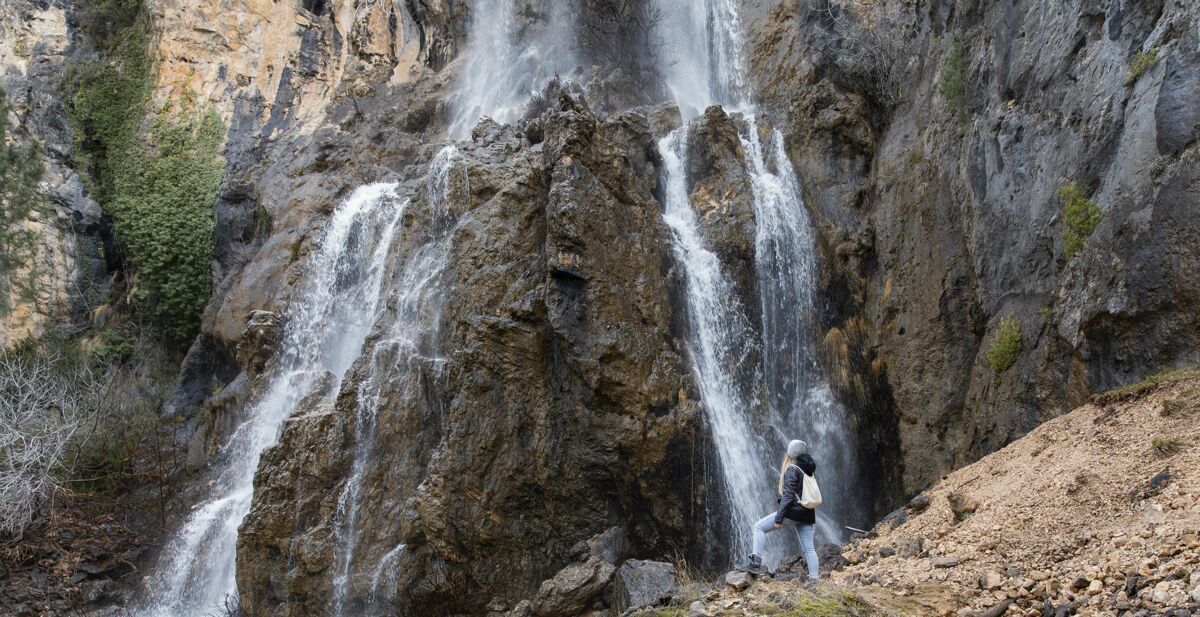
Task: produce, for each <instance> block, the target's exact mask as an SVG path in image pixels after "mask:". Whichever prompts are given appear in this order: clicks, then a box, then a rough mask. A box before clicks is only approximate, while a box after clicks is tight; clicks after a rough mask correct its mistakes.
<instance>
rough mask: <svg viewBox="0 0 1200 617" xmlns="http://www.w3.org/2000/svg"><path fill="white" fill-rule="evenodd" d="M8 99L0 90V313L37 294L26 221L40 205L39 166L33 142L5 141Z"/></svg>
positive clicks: (34, 248) (33, 251)
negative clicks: (24, 143)
mask: <svg viewBox="0 0 1200 617" xmlns="http://www.w3.org/2000/svg"><path fill="white" fill-rule="evenodd" d="M8 111H9V108H8V100H7V96H6V95H5V93H4V91H3V90H0V315H4V314H6V313H8V311H11V310H12V308H13V305H14V304H15V302H16V300H18V299H22V300H26V301H32V300H34V299H35V297H36V295H37V288H36V284H37V276H36V269H35V266H36V265H37V263H36V260H35V259H34V257H35V256H36V254H37V236H36V235H35V234H34V233H33V232H32V230H31V229H30V228H29V226H28V225H27V224H26V223H27V221H28V220H29V217H30V215H32V214H33V213H34V211H35V210H37V209H38V208H40V207H41V206H42V205H43V199H42V196H41V194H40V193H39V192H38V188H37V185H38V182H39V181H40V180H41V179H42V173H43V167H42V161H41V158H40V154H39V152H38V146H37V144H36V143H32V142H31V143H29V144H27V145H20V144H16V143H9V139H8Z"/></svg>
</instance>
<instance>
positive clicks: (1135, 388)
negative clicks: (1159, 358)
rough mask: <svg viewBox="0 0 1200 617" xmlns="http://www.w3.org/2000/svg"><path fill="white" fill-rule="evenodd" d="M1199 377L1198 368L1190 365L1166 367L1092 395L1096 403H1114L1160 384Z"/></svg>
mask: <svg viewBox="0 0 1200 617" xmlns="http://www.w3.org/2000/svg"><path fill="white" fill-rule="evenodd" d="M1192 378H1200V369H1198V368H1196V367H1192V366H1187V367H1180V368H1174V369H1168V370H1165V371H1161V372H1158V373H1155V374H1153V375H1151V376H1149V377H1147V378H1145V379H1143V380H1141V381H1139V382H1137V383H1133V384H1129V385H1127V386H1121V387H1120V388H1114V389H1112V390H1109V391H1107V392H1102V393H1100V394H1097V395H1096V396H1094V397H1093V402H1095V403H1096V404H1097V405H1104V404H1107V403H1116V402H1119V401H1125V400H1129V399H1131V398H1137V397H1140V396H1142V395H1144V394H1146V393H1148V392H1150V391H1151V390H1154V389H1155V388H1157V387H1158V386H1160V385H1162V384H1168V383H1174V382H1176V381H1180V380H1183V379H1192Z"/></svg>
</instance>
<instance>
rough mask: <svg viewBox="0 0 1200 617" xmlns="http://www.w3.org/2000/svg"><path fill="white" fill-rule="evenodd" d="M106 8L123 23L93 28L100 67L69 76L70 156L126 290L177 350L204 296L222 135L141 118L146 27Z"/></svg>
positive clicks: (146, 81)
mask: <svg viewBox="0 0 1200 617" xmlns="http://www.w3.org/2000/svg"><path fill="white" fill-rule="evenodd" d="M108 4H113V5H114V6H116V7H117V8H116V9H114V10H117V9H119V10H118V11H117V12H116V13H115V15H116V17H117V18H119V19H126V20H128V23H126V24H123V25H119V26H114V25H113V24H112V23H111V20H107V21H106V20H101V21H100V22H99V24H97V25H95V26H94V27H95V29H96V30H97V31H98V32H99V33H101V36H100V39H99V41H98V45H101V46H107V47H102V49H101V51H102V58H101V59H100V60H98V61H95V62H92V63H89V64H86V65H84V66H80V67H77V68H76V71H75V76H74V80H73V83H72V85H71V89H72V92H71V93H72V95H73V96H72V97H71V98H70V101H69V106H68V114H69V117H70V121H71V126H72V129H73V130H74V132H75V137H76V141H77V148H78V149H77V153H76V156H77V159H78V162H79V166H80V168H81V169H82V170H83V171H84V173H85V174H86V177H87V179H88V184H89V188H90V189H91V191H92V194H93V196H94V197H95V198H96V199H97V200H98V201H99V202H100V203H101V205H102V206H103V207H104V209H105V212H106V213H108V214H109V215H110V216H111V217H112V221H113V227H114V231H115V232H116V235H117V238H118V240H119V241H120V243H121V247H122V250H123V251H124V256H125V258H126V260H127V262H128V265H129V266H131V267H132V270H133V274H134V277H133V278H132V279H131V287H132V289H133V290H134V291H136V294H137V297H138V298H139V299H141V300H144V301H147V302H148V303H149V305H150V306H152V307H153V311H154V314H155V316H156V317H157V319H158V322H159V324H160V325H161V327H162V330H163V332H164V333H165V334H167V335H168V336H169V337H171V338H173V339H175V340H176V341H180V342H182V341H187V340H189V339H190V338H191V337H192V336H194V335H195V333H196V331H197V328H198V324H199V318H200V313H201V312H202V311H203V310H204V305H205V303H207V301H208V298H209V295H210V293H211V291H212V275H211V272H210V265H209V264H210V261H211V259H212V253H213V225H214V223H213V210H212V208H213V203H214V202H215V200H216V196H217V190H218V189H219V188H220V185H221V178H222V173H223V169H224V161H223V159H222V158H221V156H220V146H221V142H222V140H223V139H224V134H225V127H224V124H223V123H222V121H221V119H220V118H219V117H218V116H217V115H216V113H215V112H213V111H199V110H195V109H191V108H190V107H189V106H187V105H184V106H183V107H182V108H181V109H176V110H170V109H159V110H154V109H152V108H151V100H150V99H151V92H152V88H153V66H152V63H151V60H150V56H149V54H148V51H147V42H148V40H149V33H148V27H147V26H146V25H145V24H144V23H143V20H142V19H141V18H140V17H138V15H139V12H138V11H136V10H132V9H131V8H130V5H129V4H128V3H127V2H109V3H108ZM97 11H98V14H99V15H104V13H103V11H101V10H99V9H97ZM109 17H112V15H109ZM97 19H98V18H97Z"/></svg>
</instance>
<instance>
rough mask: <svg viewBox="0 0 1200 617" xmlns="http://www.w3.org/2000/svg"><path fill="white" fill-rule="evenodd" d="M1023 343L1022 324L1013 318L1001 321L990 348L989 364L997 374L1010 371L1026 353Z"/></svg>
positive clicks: (1005, 318) (988, 353) (988, 354)
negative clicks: (1023, 352) (1024, 352)
mask: <svg viewBox="0 0 1200 617" xmlns="http://www.w3.org/2000/svg"><path fill="white" fill-rule="evenodd" d="M1024 349H1025V348H1024V345H1023V344H1022V343H1021V323H1020V322H1019V321H1017V320H1016V319H1013V318H1012V317H1004V318H1003V319H1001V320H1000V325H999V327H997V328H996V334H995V336H994V337H993V338H992V346H991V347H989V348H988V352H987V364H988V366H990V367H991V368H992V370H993V371H995V372H997V373H1002V372H1004V371H1006V370H1008V367H1010V366H1012V365H1013V364H1014V363H1016V361H1017V357H1018V356H1020V355H1021V352H1022V351H1024Z"/></svg>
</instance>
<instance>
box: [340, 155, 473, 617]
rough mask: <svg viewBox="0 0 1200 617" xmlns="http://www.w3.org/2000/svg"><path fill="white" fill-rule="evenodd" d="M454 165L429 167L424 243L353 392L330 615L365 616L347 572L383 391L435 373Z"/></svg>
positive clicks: (385, 561) (392, 299) (373, 588)
mask: <svg viewBox="0 0 1200 617" xmlns="http://www.w3.org/2000/svg"><path fill="white" fill-rule="evenodd" d="M458 160H459V153H458V149H457V148H456V147H454V146H453V145H449V146H445V147H444V148H442V149H441V151H439V152H438V154H437V155H436V156H435V157H434V160H433V162H432V163H431V164H430V171H429V178H428V181H427V185H426V190H425V198H426V199H425V201H426V203H427V204H428V207H429V212H428V221H429V229H428V238H427V239H426V241H425V242H423V243H422V244H420V245H419V246H417V247H416V248H415V249H413V250H412V251H411V252H410V253H409V255H408V257H407V258H406V260H405V262H404V264H403V266H402V267H401V268H400V273H399V276H398V280H397V281H396V282H395V283H394V284H393V286H392V287H393V289H394V290H395V291H394V292H393V293H391V294H390V295H389V296H388V300H387V306H388V309H387V312H386V316H387V317H386V323H388V326H387V329H386V331H385V332H384V334H383V335H382V336H381V338H380V339H379V340H378V341H376V342H375V344H374V346H373V347H372V349H371V352H370V355H369V356H368V358H367V361H366V364H365V365H364V368H363V371H364V378H363V380H362V382H361V383H360V384H359V386H358V396H357V401H358V404H357V413H356V417H355V427H354V452H353V463H352V465H351V471H350V476H349V477H348V478H347V480H346V484H345V486H344V487H343V489H342V493H341V495H340V496H339V498H338V509H337V512H336V519H335V521H334V527H335V530H336V536H335V537H336V540H335V543H334V546H333V550H334V577H333V590H332V593H331V597H330V608H331V614H332V615H337V616H341V615H347V614H354V615H361V614H364V610H363V609H361V608H357V609H355V610H353V611H351V610H349V608H348V601H349V600H350V598H351V596H352V595H354V594H353V593H352V591H353V581H351V567H352V566H353V563H354V557H355V554H356V551H357V549H358V546H359V543H360V538H359V536H360V531H361V529H360V524H359V512H360V509H361V507H362V499H363V495H362V488H363V480H364V478H365V476H366V474H367V472H368V471H369V470H370V469H371V465H372V463H373V462H374V453H375V445H376V440H377V438H378V425H377V420H378V414H379V411H380V408H381V406H382V405H383V404H384V403H386V404H388V405H392V406H395V405H396V404H397V403H398V401H397V400H396V399H395V398H391V399H388V398H387V394H388V393H389V392H395V391H400V392H402V395H406V394H408V392H406V390H407V389H408V388H409V387H410V386H412V385H414V384H413V375H414V374H415V373H416V371H418V370H419V369H420V368H421V366H428V365H434V366H435V367H440V366H441V365H442V364H444V360H443V359H442V358H441V357H440V353H439V350H438V347H437V340H436V335H437V333H438V326H439V324H440V316H441V308H442V300H443V298H444V295H445V294H444V292H445V288H444V286H443V285H442V284H441V275H442V272H443V271H444V270H445V267H446V263H447V260H448V259H449V256H450V244H451V234H450V231H451V228H452V226H451V224H450V213H449V208H448V198H449V188H450V182H449V180H450V173H451V171H452V170H453V168H454V165H455V163H456V162H458ZM403 546H404V545H403V544H401V545H399V546H397V547H396V548H394V549H392V550H391V551H389V552H388V553H387V554H385V555H384V556H383V557H382V558H381V559H380V561H379V563H378V565H377V566H376V568H375V572H374V574H373V576H372V577H371V581H370V590H369V593H367V594H364V595H365V596H366V598H367V602H368V604H369V606H368V607H367V608H368V609H369V608H371V606H370V605H375V604H380V603H381V601H384V600H386V599H387V598H379V597H377V596H378V592H379V587H378V585H379V582H380V580H381V579H394V574H390V573H389V572H388V569H389V568H392V567H394V562H395V561H396V559H397V558H398V556H399V554H400V552H401V551H402V550H403Z"/></svg>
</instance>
